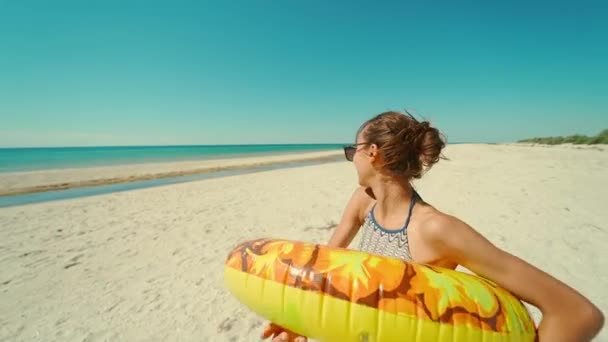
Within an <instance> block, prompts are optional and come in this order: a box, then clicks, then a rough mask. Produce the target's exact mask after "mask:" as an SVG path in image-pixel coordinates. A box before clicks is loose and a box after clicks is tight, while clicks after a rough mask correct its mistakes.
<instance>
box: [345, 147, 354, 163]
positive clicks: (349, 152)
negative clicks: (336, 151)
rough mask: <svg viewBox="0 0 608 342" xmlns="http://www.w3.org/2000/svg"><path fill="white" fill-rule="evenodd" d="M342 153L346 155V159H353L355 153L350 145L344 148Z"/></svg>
mask: <svg viewBox="0 0 608 342" xmlns="http://www.w3.org/2000/svg"><path fill="white" fill-rule="evenodd" d="M344 155H345V156H346V160H348V161H353V157H354V155H355V148H354V147H352V146H349V147H345V148H344Z"/></svg>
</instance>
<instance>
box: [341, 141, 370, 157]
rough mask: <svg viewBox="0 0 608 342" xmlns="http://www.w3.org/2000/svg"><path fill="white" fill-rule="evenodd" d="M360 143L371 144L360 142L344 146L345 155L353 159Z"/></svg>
mask: <svg viewBox="0 0 608 342" xmlns="http://www.w3.org/2000/svg"><path fill="white" fill-rule="evenodd" d="M359 145H369V143H359V144H352V145H347V146H344V157H346V160H348V161H353V158H354V157H355V153H356V152H357V146H359Z"/></svg>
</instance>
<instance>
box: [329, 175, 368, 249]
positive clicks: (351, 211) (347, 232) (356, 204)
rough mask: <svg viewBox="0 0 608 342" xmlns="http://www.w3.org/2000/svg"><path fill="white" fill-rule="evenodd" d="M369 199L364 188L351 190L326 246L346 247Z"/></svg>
mask: <svg viewBox="0 0 608 342" xmlns="http://www.w3.org/2000/svg"><path fill="white" fill-rule="evenodd" d="M370 201H372V198H371V197H370V195H369V194H368V193H367V191H366V189H365V188H363V187H359V188H357V189H356V190H355V191H354V192H353V194H352V196H351V198H350V200H349V201H348V203H347V204H346V208H344V212H343V213H342V219H341V220H340V223H338V226H337V227H336V229H334V232H333V234H332V236H331V238H330V239H329V242H328V243H327V244H328V246H330V247H340V248H346V247H348V245H350V243H351V242H352V241H353V239H354V238H355V236H356V235H357V232H358V231H359V228H360V227H361V225H362V224H363V217H364V215H365V213H364V212H365V209H366V208H367V207H368V205H369V203H370Z"/></svg>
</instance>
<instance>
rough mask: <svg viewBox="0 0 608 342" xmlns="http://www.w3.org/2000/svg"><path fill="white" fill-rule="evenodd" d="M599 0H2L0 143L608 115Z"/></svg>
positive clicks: (572, 126) (491, 124)
mask: <svg viewBox="0 0 608 342" xmlns="http://www.w3.org/2000/svg"><path fill="white" fill-rule="evenodd" d="M606 37H608V2H606V1H569V2H562V1H533V2H532V1H519V0H517V1H515V0H514V1H504V2H500V3H491V2H487V1H471V2H468V1H443V2H442V1H432V2H431V1H416V2H413V1H399V2H390V1H388V2H386V1H385V2H375V1H366V2H364V1H358V0H353V1H343V2H342V1H317V0H309V1H289V0H285V1H278V0H277V1H261V0H260V1H253V0H249V1H202V0H201V1H178V0H172V1H152V0H146V1H127V0H121V1H112V0H105V1H81V0H78V1H62V0H55V1H45V0H40V1H28V0H19V1H16V0H13V1H9V0H0V147H18V146H90V145H181V144H259V143H345V142H352V141H353V140H354V135H355V133H356V131H357V129H358V128H359V125H360V124H361V123H362V122H363V121H365V120H367V119H369V118H371V117H372V116H374V115H376V114H378V113H380V112H383V111H387V110H400V111H403V110H408V111H409V112H411V113H412V114H413V115H415V116H416V117H418V118H421V119H425V120H429V121H430V122H431V124H432V125H433V126H435V127H437V128H438V129H439V130H440V131H442V132H443V133H444V134H445V136H446V137H447V140H448V142H507V141H514V140H517V139H522V138H527V137H535V136H553V135H568V134H575V133H580V134H587V135H594V134H597V133H599V131H601V130H602V129H604V128H608V44H607V43H606Z"/></svg>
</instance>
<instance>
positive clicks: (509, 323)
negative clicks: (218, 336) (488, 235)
mask: <svg viewBox="0 0 608 342" xmlns="http://www.w3.org/2000/svg"><path fill="white" fill-rule="evenodd" d="M224 280H225V284H226V286H227V288H228V289H229V290H230V292H231V293H232V294H233V295H234V296H235V297H236V298H237V299H238V300H239V301H240V302H241V303H243V304H245V305H246V306H248V307H249V308H250V309H251V310H253V311H254V312H256V313H257V314H259V315H261V316H263V317H265V318H266V319H268V320H270V321H272V322H274V323H276V324H278V325H280V326H282V327H285V328H287V329H290V330H292V331H294V332H296V333H298V334H300V335H303V336H307V337H310V338H314V339H317V340H319V341H332V342H334V341H338V342H343V341H369V342H371V341H374V342H390V341H419V342H423V341H453V342H465V341H466V342H476V341H480V342H481V341H484V342H485V341H492V342H495V341H496V342H498V341H534V339H535V336H536V329H535V326H534V321H533V320H532V319H531V317H530V315H529V313H528V311H527V310H526V308H525V306H524V305H523V304H522V303H521V302H520V301H519V300H518V299H517V298H515V297H514V296H513V295H511V294H510V293H509V292H507V291H506V290H504V289H502V288H500V287H499V286H497V285H496V284H494V283H493V282H491V281H489V280H487V279H484V278H481V277H478V276H475V275H471V274H467V273H463V272H458V271H454V270H450V269H444V268H438V267H433V266H428V265H421V264H416V263H411V262H405V261H403V260H400V259H396V258H389V257H383V256H378V255H373V254H369V253H364V252H361V251H355V250H348V249H341V248H331V247H328V246H324V245H315V244H309V243H304V242H298V241H289V240H271V239H259V240H253V241H247V242H245V243H242V244H240V245H238V246H237V247H235V248H234V249H233V250H232V251H231V252H230V253H229V255H228V258H227V259H226V263H225V268H224Z"/></svg>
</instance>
